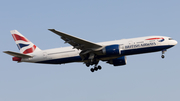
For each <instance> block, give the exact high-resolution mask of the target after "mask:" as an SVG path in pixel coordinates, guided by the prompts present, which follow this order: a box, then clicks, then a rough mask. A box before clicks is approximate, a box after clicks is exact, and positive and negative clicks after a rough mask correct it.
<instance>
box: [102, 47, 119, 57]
mask: <svg viewBox="0 0 180 101" xmlns="http://www.w3.org/2000/svg"><path fill="white" fill-rule="evenodd" d="M102 52H103V54H106V55H120V54H121V51H120V46H119V45H110V46H106V47H105V48H103V50H102Z"/></svg>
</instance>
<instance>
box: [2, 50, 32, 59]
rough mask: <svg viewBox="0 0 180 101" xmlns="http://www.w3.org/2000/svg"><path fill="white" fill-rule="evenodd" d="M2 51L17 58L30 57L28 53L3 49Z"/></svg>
mask: <svg viewBox="0 0 180 101" xmlns="http://www.w3.org/2000/svg"><path fill="white" fill-rule="evenodd" d="M4 53H6V54H9V55H11V56H15V57H19V58H30V57H32V56H30V55H26V54H21V53H16V52H12V51H4Z"/></svg>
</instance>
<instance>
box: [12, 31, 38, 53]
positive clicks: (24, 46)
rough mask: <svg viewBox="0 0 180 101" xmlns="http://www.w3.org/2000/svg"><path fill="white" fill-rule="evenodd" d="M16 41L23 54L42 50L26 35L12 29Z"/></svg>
mask: <svg viewBox="0 0 180 101" xmlns="http://www.w3.org/2000/svg"><path fill="white" fill-rule="evenodd" d="M10 32H11V34H12V36H13V38H14V41H15V43H16V45H17V47H18V48H19V50H20V52H21V53H23V54H29V53H33V52H37V51H41V49H39V48H38V47H37V46H36V45H34V44H33V43H32V42H31V41H29V40H28V39H27V38H26V37H24V36H23V35H22V34H21V33H19V32H18V31H17V30H12V31H10Z"/></svg>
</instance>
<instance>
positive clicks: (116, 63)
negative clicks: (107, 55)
mask: <svg viewBox="0 0 180 101" xmlns="http://www.w3.org/2000/svg"><path fill="white" fill-rule="evenodd" d="M108 63H109V64H113V65H114V66H121V65H126V63H127V59H126V56H122V57H119V58H116V59H112V60H109V61H108Z"/></svg>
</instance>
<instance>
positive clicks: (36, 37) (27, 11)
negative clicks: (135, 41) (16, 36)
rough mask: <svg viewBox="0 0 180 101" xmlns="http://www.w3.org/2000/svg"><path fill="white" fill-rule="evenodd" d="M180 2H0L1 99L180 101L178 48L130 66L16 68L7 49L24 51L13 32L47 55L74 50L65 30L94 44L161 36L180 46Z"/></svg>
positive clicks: (133, 60) (144, 57) (136, 57)
mask: <svg viewBox="0 0 180 101" xmlns="http://www.w3.org/2000/svg"><path fill="white" fill-rule="evenodd" d="M179 5H180V1H179V0H171V1H169V0H146V1H145V0H113V1H112V0H111V1H110V0H109V1H104V0H91V1H89V0H83V1H81V0H76V1H74V0H66V1H62V0H51V1H47V0H39V1H37V0H30V1H24V0H5V1H2V2H1V3H0V15H1V16H0V33H1V37H0V40H1V42H0V46H1V47H0V51H1V53H0V56H1V65H0V101H12V100H13V101H60V100H61V101H72V100H73V101H120V100H122V101H132V100H133V101H159V100H161V101H170V100H172V101H179V100H180V97H179V94H180V87H179V85H180V79H179V77H180V66H179V50H180V47H179V44H178V45H176V46H175V47H173V48H171V49H169V50H168V51H167V52H166V53H165V56H166V57H165V59H161V57H160V56H161V52H157V53H149V54H142V55H134V56H128V57H127V60H128V63H127V65H126V66H120V67H113V66H112V65H109V64H106V63H104V62H100V65H101V66H102V67H103V69H102V70H101V71H97V72H95V73H91V72H90V71H89V69H90V68H87V67H86V66H85V65H84V64H82V63H71V64H65V65H44V64H30V63H16V62H13V61H12V60H11V56H9V55H6V54H4V53H3V52H2V51H6V50H11V51H15V52H19V50H18V48H17V46H16V45H15V43H14V40H13V38H12V36H11V34H10V32H9V31H10V30H14V29H16V30H18V31H19V32H20V33H22V34H23V35H24V36H26V37H27V38H28V39H29V40H31V41H32V42H33V43H34V44H36V45H37V46H38V47H39V48H41V49H50V48H57V47H64V46H69V45H68V44H64V41H63V40H61V39H60V37H59V36H57V35H55V34H54V33H52V32H50V31H48V30H47V29H49V28H55V29H57V30H59V31H62V32H66V33H68V34H71V35H74V36H78V37H80V38H83V39H86V40H89V41H92V42H103V41H110V40H118V39H123V38H133V37H140V36H150V35H162V36H170V37H172V38H174V39H175V40H177V41H178V42H180V39H179V37H180V34H179V33H180V30H179V28H180V20H179V19H180V13H179V10H180V6H179Z"/></svg>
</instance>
